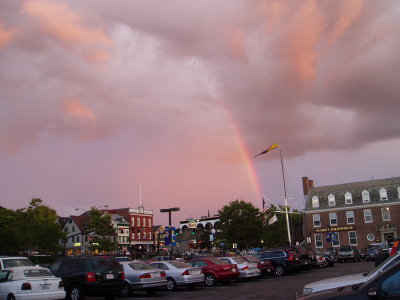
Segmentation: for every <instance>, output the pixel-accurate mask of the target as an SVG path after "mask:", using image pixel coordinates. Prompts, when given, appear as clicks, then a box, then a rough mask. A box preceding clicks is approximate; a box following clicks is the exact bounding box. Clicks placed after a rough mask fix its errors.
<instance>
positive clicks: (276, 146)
mask: <svg viewBox="0 0 400 300" xmlns="http://www.w3.org/2000/svg"><path fill="white" fill-rule="evenodd" d="M275 148H279V145H278V144H273V145H272V146H270V147H269V148H268V149H267V150H264V151H263V152H260V153H258V154H257V155H255V156H254V158H256V157H257V156H259V155H262V154H265V153H267V152H269V151H271V150H273V149H275Z"/></svg>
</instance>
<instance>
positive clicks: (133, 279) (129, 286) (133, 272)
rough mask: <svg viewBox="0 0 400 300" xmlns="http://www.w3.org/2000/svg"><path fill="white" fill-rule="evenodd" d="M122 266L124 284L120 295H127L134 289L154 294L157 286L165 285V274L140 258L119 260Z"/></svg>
mask: <svg viewBox="0 0 400 300" xmlns="http://www.w3.org/2000/svg"><path fill="white" fill-rule="evenodd" d="M119 263H120V264H121V266H122V267H123V268H124V273H125V285H124V287H123V288H122V290H121V295H122V296H129V295H131V294H132V293H133V291H134V290H146V291H147V293H148V294H150V295H151V294H154V293H155V292H156V291H157V288H165V287H166V286H167V279H166V274H165V272H164V271H163V270H159V269H156V268H154V267H153V266H150V265H149V264H148V263H145V262H142V261H140V260H133V261H120V262H119Z"/></svg>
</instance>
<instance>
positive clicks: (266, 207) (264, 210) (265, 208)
mask: <svg viewBox="0 0 400 300" xmlns="http://www.w3.org/2000/svg"><path fill="white" fill-rule="evenodd" d="M262 201H263V212H266V211H267V210H268V205H267V203H265V199H264V196H263V198H262Z"/></svg>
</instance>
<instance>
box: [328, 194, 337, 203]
mask: <svg viewBox="0 0 400 300" xmlns="http://www.w3.org/2000/svg"><path fill="white" fill-rule="evenodd" d="M328 204H329V206H335V205H336V200H335V195H332V194H330V195H329V196H328Z"/></svg>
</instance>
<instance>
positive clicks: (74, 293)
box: [68, 285, 85, 300]
mask: <svg viewBox="0 0 400 300" xmlns="http://www.w3.org/2000/svg"><path fill="white" fill-rule="evenodd" d="M84 298H85V297H84V296H83V293H82V289H81V288H80V287H79V286H78V285H74V286H73V287H72V288H71V290H70V291H69V297H68V299H69V300H83V299H84Z"/></svg>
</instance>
